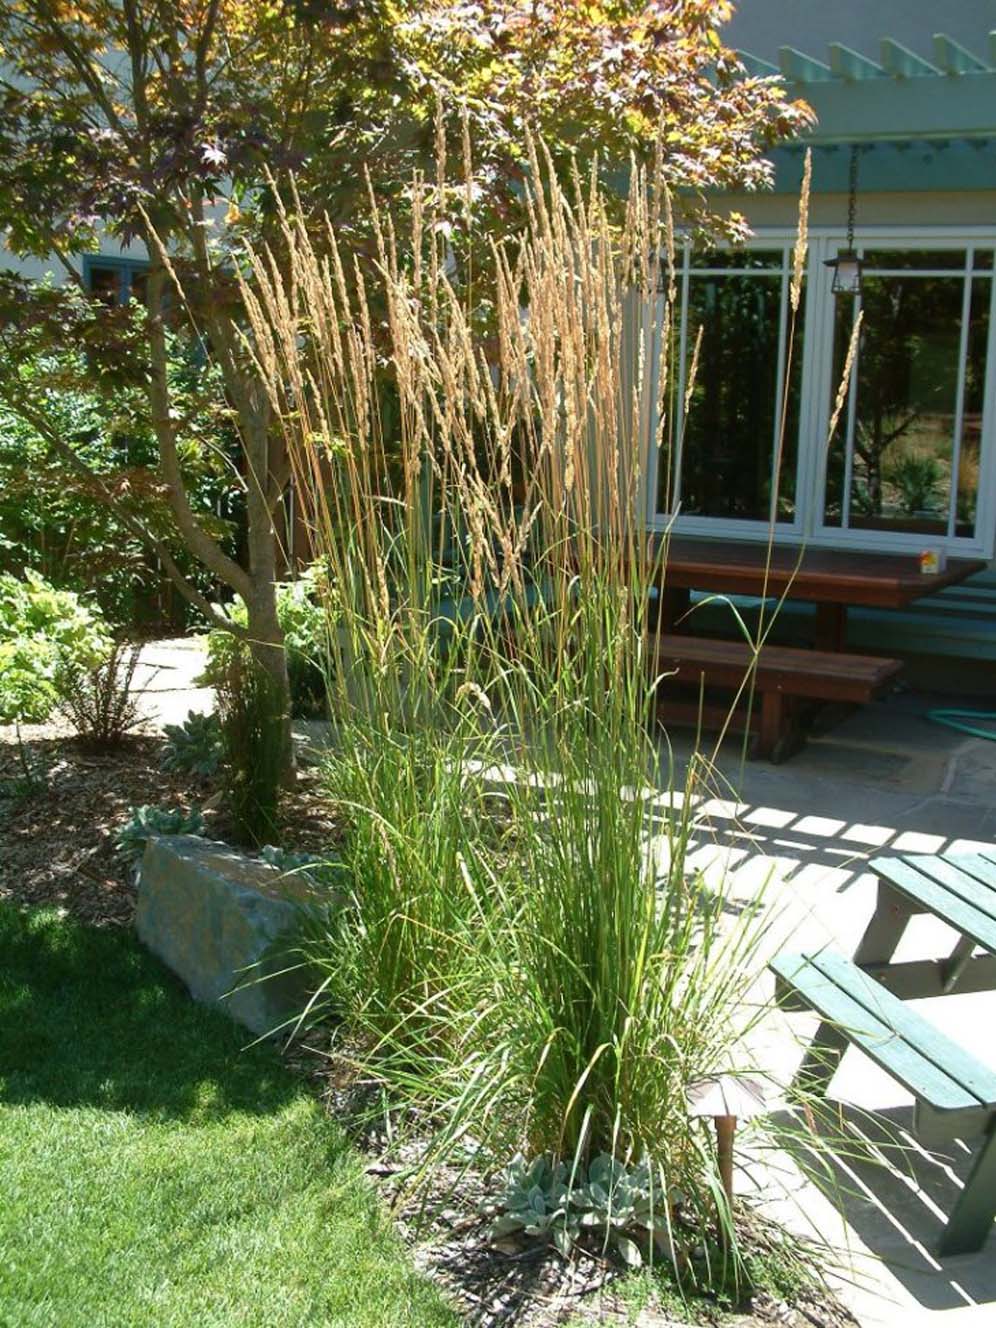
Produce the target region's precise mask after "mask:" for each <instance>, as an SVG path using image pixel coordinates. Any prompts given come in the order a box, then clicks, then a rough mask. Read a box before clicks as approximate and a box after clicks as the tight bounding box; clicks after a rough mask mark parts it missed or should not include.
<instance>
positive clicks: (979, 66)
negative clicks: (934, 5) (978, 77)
mask: <svg viewBox="0 0 996 1328" xmlns="http://www.w3.org/2000/svg"><path fill="white" fill-rule="evenodd" d="M934 60H935V62H936V64H937V66H938V68H939V69H941V70H943V72H944V73H945V74H983V73H985V72H986V71H987V70H988V68H989V66H988V65H986V64H985V63H984V62H983V61H982V60H980V59H979V58H978V56H976V55H973V54H972V52H971V51H967V50H966V49H965V47H964V46H962V45H960V44H959V43H958V42H956V41H955V40H954V39H953V38H951V37H946V36H945V35H944V33H943V32H937V33H935V34H934Z"/></svg>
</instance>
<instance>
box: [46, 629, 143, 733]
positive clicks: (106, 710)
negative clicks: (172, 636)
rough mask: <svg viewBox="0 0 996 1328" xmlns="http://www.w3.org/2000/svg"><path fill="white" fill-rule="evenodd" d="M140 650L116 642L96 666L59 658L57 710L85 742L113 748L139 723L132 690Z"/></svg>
mask: <svg viewBox="0 0 996 1328" xmlns="http://www.w3.org/2000/svg"><path fill="white" fill-rule="evenodd" d="M140 653H141V646H137V645H132V646H127V645H125V644H123V643H122V642H120V641H118V642H115V643H114V645H113V646H112V647H111V653H110V654H109V655H108V656H107V658H106V659H105V660H104V661H103V662H102V663H101V664H98V665H97V667H96V668H91V669H87V668H84V667H82V666H81V665H80V664H79V663H78V662H77V661H74V660H72V659H68V658H65V657H63V658H61V659H60V661H59V664H58V666H57V668H56V673H55V685H56V690H57V691H58V693H59V703H58V704H59V709H60V710H61V711H62V713H63V714H64V715H65V716H66V717H67V718H68V719H69V721H70V723H71V724H72V725H73V727H74V728H75V729H76V732H77V733H78V734H79V736H80V737H81V738H82V739H83V741H84V742H85V743H87V744H88V745H90V746H92V747H98V748H99V747H115V746H117V745H118V744H119V743H120V742H121V740H122V739H123V738H124V736H125V734H127V733H130V732H131V731H132V730H133V729H135V728H137V727H138V726H139V724H141V722H142V715H141V712H140V710H139V706H138V698H137V697H136V696H135V694H134V693H133V691H132V685H133V683H134V680H135V670H136V668H137V667H138V660H139V655H140Z"/></svg>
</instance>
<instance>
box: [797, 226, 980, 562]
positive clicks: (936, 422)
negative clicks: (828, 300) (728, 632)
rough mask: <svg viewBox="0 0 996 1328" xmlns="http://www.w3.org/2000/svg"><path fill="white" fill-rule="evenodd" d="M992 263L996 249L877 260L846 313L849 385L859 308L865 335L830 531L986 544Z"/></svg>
mask: <svg viewBox="0 0 996 1328" xmlns="http://www.w3.org/2000/svg"><path fill="white" fill-rule="evenodd" d="M992 258H993V251H992V250H991V249H989V250H975V249H973V248H966V249H946V250H939V251H932V250H928V249H906V250H892V249H869V250H867V251H866V253H865V255H864V261H865V272H864V279H863V283H862V285H863V291H862V296H861V300H860V304H859V302H858V301H853V302H851V301H838V304H837V307H836V309H835V311H834V314H835V317H834V338H833V340H834V350H833V361H834V373H835V377H836V378H837V379H838V380H839V376H840V374H841V373H842V372H843V368H844V362H845V358H846V354H847V347H848V344H849V342H850V339H851V332H852V327H853V322H854V319H855V318H856V317H857V312H858V308H859V307H860V309H861V311H862V327H861V333H860V340H859V342H858V346H857V354H856V357H855V361H854V365H853V368H852V372H851V384H850V399H849V402H848V408H847V410H846V412H845V413H844V415H843V416H842V418H841V420H840V423H839V425H838V427H837V429H836V431H835V433H834V437H833V438H832V439H831V441H830V451H829V457H828V461H827V473H826V487H825V493H824V513H823V515H824V524H825V525H826V526H828V527H839V528H841V527H842V528H846V529H850V530H877V531H895V532H905V533H910V534H913V533H915V534H921V535H930V536H940V537H944V538H967V539H971V538H973V537H974V535H975V533H976V529H975V527H976V508H977V503H978V487H979V485H978V481H979V468H980V459H981V451H982V426H983V404H984V393H985V377H986V354H987V349H988V343H989V317H990V304H991V301H992ZM833 390H834V391H836V388H834V389H833Z"/></svg>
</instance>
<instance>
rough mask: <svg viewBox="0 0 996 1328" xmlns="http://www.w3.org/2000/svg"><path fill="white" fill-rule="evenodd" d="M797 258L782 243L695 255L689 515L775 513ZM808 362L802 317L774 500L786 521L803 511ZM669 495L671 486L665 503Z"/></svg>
mask: <svg viewBox="0 0 996 1328" xmlns="http://www.w3.org/2000/svg"><path fill="white" fill-rule="evenodd" d="M788 261H789V255H788V253H787V251H783V250H781V249H778V250H752V251H749V252H741V253H736V252H730V253H726V254H722V255H718V254H710V255H707V256H706V257H705V258H704V259H700V260H698V261H697V262H696V261H693V264H692V267H691V271H690V273H689V278H688V296H687V303H686V306H685V309H684V328H685V357H684V376H685V381H686V382H687V381H688V376H689V374H690V372H691V361H692V358H693V349H694V346H695V342H696V338H697V337H698V335H699V329H700V328H701V335H702V341H701V347H700V351H699V359H698V367H697V372H696V375H695V381H694V385H693V387H692V391H691V397H690V402H689V410H688V418H687V420H686V422H685V426H684V436H683V441H682V446H681V458H680V467H681V477H680V507H681V511H682V513H683V514H684V515H688V516H715V517H726V518H733V519H739V520H745V521H747V520H750V521H769V520H770V519H771V515H772V506H773V496H774V495H773V493H772V488H773V477H774V470H775V457H776V455H777V453H778V449H779V439H780V435H781V400H782V394H783V379H784V372H783V365H782V364H781V363H780V360H782V361H784V358H785V352H784V349H783V348H784V345H785V338H786V330H787V312H788V268H787V263H788ZM706 262H708V265H709V266H708V268H706V267H705V266H704V264H705V263H706ZM698 264H702V266H699V265H698ZM801 366H802V330H801V320H800V326H799V328H798V330H797V332H796V342H795V348H794V352H793V359H792V372H791V381H790V383H789V394H788V396H789V400H788V411H787V416H786V427H785V431H784V441H783V443H782V447H781V469H780V476H779V481H778V485H777V490H778V491H777V502H776V503H775V504H774V506H775V508H776V518H777V520H779V521H792V520H793V518H794V515H795V474H796V452H797V435H798V428H799V398H800V384H801ZM663 478H664V477H662V481H663ZM662 490H663V484H662ZM663 498H664V495H663V492H662V494H661V505H662V507H663V505H664V503H663Z"/></svg>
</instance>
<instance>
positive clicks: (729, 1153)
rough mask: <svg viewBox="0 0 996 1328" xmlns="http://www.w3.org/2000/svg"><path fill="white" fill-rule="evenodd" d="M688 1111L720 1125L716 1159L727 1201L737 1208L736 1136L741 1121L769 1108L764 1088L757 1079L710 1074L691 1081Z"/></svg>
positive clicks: (717, 1128)
mask: <svg viewBox="0 0 996 1328" xmlns="http://www.w3.org/2000/svg"><path fill="white" fill-rule="evenodd" d="M686 1099H687V1105H688V1114H689V1116H692V1117H696V1116H697V1117H700V1118H702V1117H704V1118H705V1119H707V1120H708V1119H711V1120H712V1121H713V1123H714V1124H715V1126H716V1160H717V1162H718V1164H719V1175H720V1181H721V1183H722V1186H723V1193H724V1194H725V1195H726V1202H727V1204H728V1205H729V1207H730V1209H731V1210H732V1208H733V1139H734V1136H735V1134H736V1130H737V1120H738V1119H739V1120H749V1119H750V1118H751V1117H752V1116H757V1115H759V1114H760V1113H761V1112H763V1111H764V1110H765V1109H766V1105H767V1104H766V1102H765V1098H764V1089H763V1088H762V1087H761V1085H760V1084H759V1083H757V1082H756V1080H754V1079H746V1078H741V1077H738V1076H735V1075H732V1074H718V1075H710V1076H709V1077H708V1078H706V1079H699V1080H696V1082H695V1083H693V1084H689V1086H688V1089H687V1092H686Z"/></svg>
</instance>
